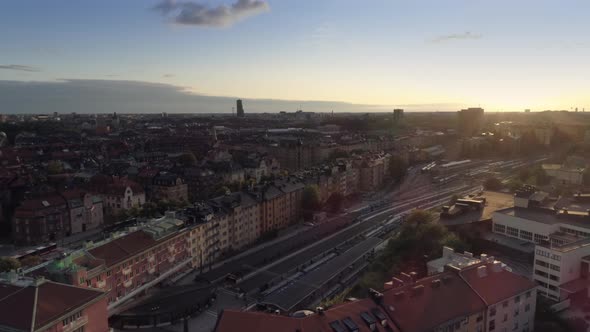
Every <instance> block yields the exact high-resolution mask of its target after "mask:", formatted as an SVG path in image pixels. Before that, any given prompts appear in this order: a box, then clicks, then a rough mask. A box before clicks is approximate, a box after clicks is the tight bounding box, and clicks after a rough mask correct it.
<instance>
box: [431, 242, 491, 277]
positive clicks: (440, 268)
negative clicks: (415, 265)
mask: <svg viewBox="0 0 590 332" xmlns="http://www.w3.org/2000/svg"><path fill="white" fill-rule="evenodd" d="M477 263H481V260H480V259H479V258H477V257H474V256H473V253H470V252H468V251H466V252H464V253H462V254H461V253H457V252H455V250H454V249H453V248H449V247H443V254H442V257H440V258H437V259H433V260H431V261H429V262H428V263H426V267H427V269H428V275H429V276H431V275H434V274H437V273H442V272H444V270H445V266H447V265H450V266H453V267H457V268H463V267H467V266H470V265H473V264H477Z"/></svg>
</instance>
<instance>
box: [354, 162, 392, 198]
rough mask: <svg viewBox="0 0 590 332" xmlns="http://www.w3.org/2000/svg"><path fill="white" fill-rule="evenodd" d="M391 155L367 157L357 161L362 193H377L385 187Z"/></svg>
mask: <svg viewBox="0 0 590 332" xmlns="http://www.w3.org/2000/svg"><path fill="white" fill-rule="evenodd" d="M390 157H391V156H390V155H389V154H377V155H372V156H365V157H364V158H362V159H359V160H355V166H356V167H357V168H358V169H359V189H360V190H361V191H375V190H377V189H378V188H379V187H381V186H382V185H383V181H384V180H385V178H386V177H387V176H388V174H389V160H390Z"/></svg>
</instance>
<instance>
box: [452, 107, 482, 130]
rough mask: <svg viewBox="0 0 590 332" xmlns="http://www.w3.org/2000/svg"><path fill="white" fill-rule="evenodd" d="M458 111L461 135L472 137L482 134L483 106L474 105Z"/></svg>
mask: <svg viewBox="0 0 590 332" xmlns="http://www.w3.org/2000/svg"><path fill="white" fill-rule="evenodd" d="M457 113H458V116H459V119H458V125H459V126H458V127H459V128H458V129H459V135H461V136H463V137H471V136H475V135H478V134H481V129H482V127H483V108H480V107H473V108H468V109H464V110H460V111H459V112H457Z"/></svg>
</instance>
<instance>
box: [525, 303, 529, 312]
mask: <svg viewBox="0 0 590 332" xmlns="http://www.w3.org/2000/svg"><path fill="white" fill-rule="evenodd" d="M529 310H531V304H530V303H527V304H526V305H525V306H524V312H529Z"/></svg>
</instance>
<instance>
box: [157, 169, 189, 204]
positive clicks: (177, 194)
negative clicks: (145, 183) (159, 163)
mask: <svg viewBox="0 0 590 332" xmlns="http://www.w3.org/2000/svg"><path fill="white" fill-rule="evenodd" d="M150 189H151V190H150V193H151V196H152V197H151V198H152V200H167V201H174V202H188V185H187V184H186V183H184V181H183V180H182V179H181V178H180V177H178V176H177V175H175V174H172V173H168V172H160V174H158V175H156V176H155V177H154V179H153V182H152V185H151V187H150Z"/></svg>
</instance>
